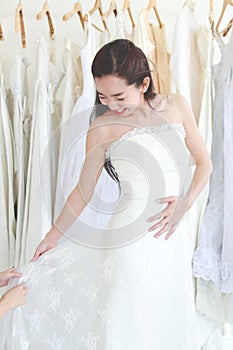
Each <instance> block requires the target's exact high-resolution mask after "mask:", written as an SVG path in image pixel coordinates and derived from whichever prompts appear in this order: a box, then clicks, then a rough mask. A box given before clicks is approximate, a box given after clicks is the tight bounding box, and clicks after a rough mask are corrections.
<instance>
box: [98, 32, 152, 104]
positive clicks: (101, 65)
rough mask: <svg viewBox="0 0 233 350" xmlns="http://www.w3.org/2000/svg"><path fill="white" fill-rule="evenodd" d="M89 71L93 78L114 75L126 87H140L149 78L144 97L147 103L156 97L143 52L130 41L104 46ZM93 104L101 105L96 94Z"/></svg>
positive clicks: (115, 41) (121, 40) (119, 41)
mask: <svg viewBox="0 0 233 350" xmlns="http://www.w3.org/2000/svg"><path fill="white" fill-rule="evenodd" d="M91 71H92V75H93V77H94V78H102V77H104V76H105V75H114V76H116V77H119V78H123V79H125V80H126V82H127V84H128V85H133V84H135V86H136V87H139V86H141V85H142V84H143V80H144V78H146V77H149V78H150V84H149V87H148V89H147V91H146V92H145V93H144V97H145V99H146V101H148V102H149V101H150V100H152V99H153V98H154V97H155V95H156V94H155V93H154V91H153V90H154V88H153V81H152V76H151V71H150V68H149V63H148V60H147V58H146V56H145V54H144V53H143V51H142V50H141V49H140V48H139V47H137V46H135V45H134V43H133V42H132V41H130V40H127V39H117V40H114V41H112V42H110V43H108V44H106V45H104V46H103V47H102V48H101V49H100V50H99V51H98V52H97V54H96V56H95V58H94V60H93V63H92V67H91ZM95 104H96V105H97V104H98V105H99V104H101V102H100V100H99V96H98V94H96V102H95Z"/></svg>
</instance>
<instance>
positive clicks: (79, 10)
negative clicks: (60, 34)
mask: <svg viewBox="0 0 233 350" xmlns="http://www.w3.org/2000/svg"><path fill="white" fill-rule="evenodd" d="M76 13H77V15H78V17H79V19H80V22H81V25H82V28H83V29H84V19H83V15H82V5H81V3H80V2H76V3H75V4H74V8H73V10H72V11H70V12H68V13H66V14H65V15H64V16H63V17H62V20H63V21H68V20H69V19H70V18H71V17H72V16H73V15H75V14H76Z"/></svg>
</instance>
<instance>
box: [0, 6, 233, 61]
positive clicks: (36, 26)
mask: <svg viewBox="0 0 233 350" xmlns="http://www.w3.org/2000/svg"><path fill="white" fill-rule="evenodd" d="M80 2H81V4H82V9H83V13H86V12H87V11H88V10H90V9H91V8H92V7H93V6H94V3H95V0H86V1H85V0H81V1H80ZM184 2H185V1H184V0H157V2H156V3H157V7H158V10H159V14H160V17H161V19H162V21H163V23H165V26H166V33H167V47H168V50H169V51H170V50H171V44H172V34H173V30H174V24H175V20H176V17H177V15H178V13H179V11H180V9H181V7H182V5H183V4H184ZM195 2H196V8H195V13H196V17H197V20H198V23H200V24H205V23H207V22H208V12H209V0H196V1H195ZM43 3H44V1H43V0H34V1H33V0H22V6H23V13H24V21H25V29H26V36H27V49H26V50H24V51H27V52H29V53H32V52H33V51H34V50H35V48H36V46H35V44H36V40H37V39H38V38H39V37H40V36H41V34H43V35H44V37H45V38H48V32H49V30H48V23H47V17H46V16H44V17H43V19H42V20H41V21H38V20H36V14H37V13H38V12H40V10H41V8H42V5H43ZM48 3H49V6H50V13H51V16H52V19H53V23H54V27H55V34H56V39H57V41H59V45H62V44H63V42H64V37H70V38H71V39H72V40H73V41H74V42H75V43H76V44H77V45H79V46H82V45H83V41H82V40H83V37H82V30H81V25H80V22H79V20H78V17H77V16H74V17H72V18H71V19H70V20H69V21H68V22H63V21H62V16H63V15H64V14H65V13H67V12H69V11H70V10H72V9H73V6H74V4H75V1H74V0H49V1H48ZM116 3H117V6H118V8H119V9H121V8H122V6H123V3H124V1H123V0H117V1H116ZM148 3H149V0H145V1H142V0H131V2H130V4H131V10H132V14H133V17H134V20H135V23H137V18H138V15H139V12H140V10H141V9H142V8H144V7H146V6H147V5H148ZM102 4H103V11H104V12H105V11H107V10H108V8H109V4H110V0H102ZM222 4H223V0H215V19H216V21H217V19H218V16H219V14H220V11H221V8H222ZM17 5H18V1H17V0H0V21H1V23H2V27H3V32H4V36H5V41H4V42H0V59H2V60H5V59H8V60H11V59H12V58H13V56H14V55H15V53H16V51H17V49H20V48H21V44H20V35H19V34H16V33H15V31H14V20H15V18H14V17H15V9H16V7H17ZM232 15H233V8H232V9H231V8H230V6H229V9H227V16H229V17H232ZM227 16H224V20H223V25H224V24H226V23H227V18H226V17H227ZM151 20H153V21H155V23H156V17H155V15H154V13H153V12H151ZM93 22H95V23H96V24H99V26H100V27H101V22H100V21H99V18H98V15H97V13H96V14H94V15H93ZM110 27H111V23H110ZM185 30H186V28H184V31H185ZM20 50H21V51H22V49H20Z"/></svg>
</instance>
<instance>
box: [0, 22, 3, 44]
mask: <svg viewBox="0 0 233 350" xmlns="http://www.w3.org/2000/svg"><path fill="white" fill-rule="evenodd" d="M3 40H4V35H3V30H2V24H1V22H0V41H3Z"/></svg>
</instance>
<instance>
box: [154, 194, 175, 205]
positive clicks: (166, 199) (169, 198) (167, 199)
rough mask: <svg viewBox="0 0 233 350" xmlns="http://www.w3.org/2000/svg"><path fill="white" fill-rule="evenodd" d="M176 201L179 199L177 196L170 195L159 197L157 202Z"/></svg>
mask: <svg viewBox="0 0 233 350" xmlns="http://www.w3.org/2000/svg"><path fill="white" fill-rule="evenodd" d="M176 201H177V196H168V197H164V198H159V199H157V202H158V203H160V204H163V203H170V202H176Z"/></svg>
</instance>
